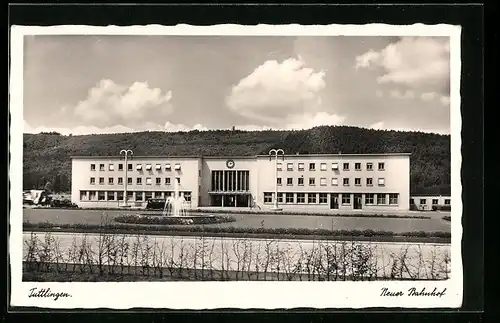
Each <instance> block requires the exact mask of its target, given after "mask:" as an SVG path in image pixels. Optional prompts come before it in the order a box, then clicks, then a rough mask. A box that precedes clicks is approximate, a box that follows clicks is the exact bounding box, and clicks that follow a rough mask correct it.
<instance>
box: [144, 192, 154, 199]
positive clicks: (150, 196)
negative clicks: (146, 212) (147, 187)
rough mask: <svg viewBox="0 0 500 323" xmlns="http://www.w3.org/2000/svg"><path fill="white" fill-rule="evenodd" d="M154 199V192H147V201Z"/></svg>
mask: <svg viewBox="0 0 500 323" xmlns="http://www.w3.org/2000/svg"><path fill="white" fill-rule="evenodd" d="M152 198H153V192H146V201H147V200H151V199H152Z"/></svg>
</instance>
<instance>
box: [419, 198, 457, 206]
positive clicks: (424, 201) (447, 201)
mask: <svg viewBox="0 0 500 323" xmlns="http://www.w3.org/2000/svg"><path fill="white" fill-rule="evenodd" d="M419 202H420V203H419V204H427V199H420V200H419ZM410 204H415V200H414V199H410ZM438 204H439V199H432V205H438ZM444 204H445V205H451V200H450V199H445V200H444Z"/></svg>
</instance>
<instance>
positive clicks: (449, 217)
mask: <svg viewBox="0 0 500 323" xmlns="http://www.w3.org/2000/svg"><path fill="white" fill-rule="evenodd" d="M441 219H443V220H445V221H451V216H449V215H445V216H443V217H442V218H441Z"/></svg>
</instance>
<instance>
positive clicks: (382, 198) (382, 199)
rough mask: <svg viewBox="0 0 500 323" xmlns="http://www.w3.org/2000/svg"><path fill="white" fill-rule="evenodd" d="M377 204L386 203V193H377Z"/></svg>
mask: <svg viewBox="0 0 500 323" xmlns="http://www.w3.org/2000/svg"><path fill="white" fill-rule="evenodd" d="M377 204H385V194H377Z"/></svg>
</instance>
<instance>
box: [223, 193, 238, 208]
mask: <svg viewBox="0 0 500 323" xmlns="http://www.w3.org/2000/svg"><path fill="white" fill-rule="evenodd" d="M235 206H236V196H235V195H224V207H235Z"/></svg>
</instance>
